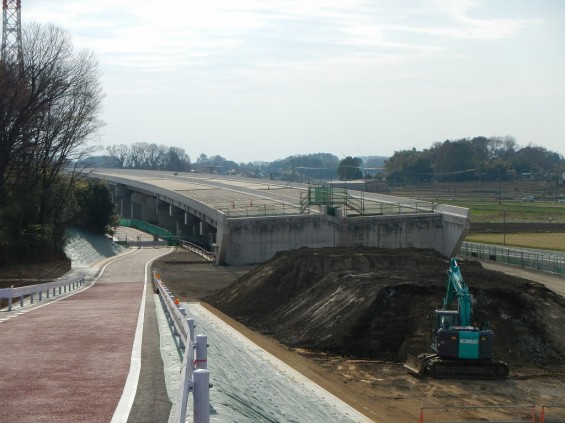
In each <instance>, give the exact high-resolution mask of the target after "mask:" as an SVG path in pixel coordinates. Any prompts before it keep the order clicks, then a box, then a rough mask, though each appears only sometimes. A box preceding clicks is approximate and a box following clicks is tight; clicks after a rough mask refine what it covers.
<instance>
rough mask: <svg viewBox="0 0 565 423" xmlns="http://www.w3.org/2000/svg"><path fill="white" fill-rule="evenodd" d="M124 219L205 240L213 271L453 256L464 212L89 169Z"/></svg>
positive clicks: (326, 189) (246, 182) (226, 180)
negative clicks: (314, 253) (295, 261)
mask: <svg viewBox="0 0 565 423" xmlns="http://www.w3.org/2000/svg"><path fill="white" fill-rule="evenodd" d="M87 176H88V177H90V178H96V179H100V180H104V181H107V182H108V183H109V184H110V185H111V186H112V188H113V196H114V200H115V202H116V204H117V205H118V212H119V214H120V216H121V217H122V218H130V219H140V220H143V221H146V222H149V223H152V224H154V225H157V226H160V227H163V228H165V229H168V230H170V231H172V232H173V233H176V234H179V235H181V236H183V237H185V238H187V239H201V240H204V241H205V243H206V244H208V245H209V246H210V247H211V248H213V250H214V252H215V254H216V262H217V263H218V264H231V265H240V264H256V263H261V262H264V261H266V260H268V259H270V258H271V257H272V256H273V255H274V254H275V253H276V252H278V251H284V250H292V249H297V248H303V247H309V248H320V247H346V246H365V247H380V248H411V247H413V248H430V249H434V250H436V251H438V252H440V253H441V254H443V255H445V256H446V257H450V256H452V255H453V254H455V253H456V252H457V251H458V250H459V248H460V246H461V243H462V242H463V239H464V237H465V235H466V233H467V231H468V229H469V226H470V220H469V211H468V209H465V208H461V207H455V206H450V205H445V204H434V203H430V202H427V201H422V200H416V199H409V198H403V197H393V196H389V195H383V194H377V193H368V192H362V191H355V190H350V189H347V188H334V187H331V186H313V185H309V184H298V183H285V182H284V181H272V180H263V179H250V178H239V177H230V176H218V175H210V174H199V173H181V172H179V173H175V172H166V171H144V170H129V169H127V170H126V169H93V170H91V171H89V172H88V173H87Z"/></svg>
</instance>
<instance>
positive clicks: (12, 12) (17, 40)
mask: <svg viewBox="0 0 565 423" xmlns="http://www.w3.org/2000/svg"><path fill="white" fill-rule="evenodd" d="M23 60H24V54H23V48H22V0H2V49H1V51H0V62H3V63H4V64H5V65H7V66H17V67H18V68H19V69H20V71H21V72H23V67H24V61H23Z"/></svg>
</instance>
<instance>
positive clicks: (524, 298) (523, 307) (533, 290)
mask: <svg viewBox="0 0 565 423" xmlns="http://www.w3.org/2000/svg"><path fill="white" fill-rule="evenodd" d="M459 266H460V268H461V272H462V274H463V277H464V279H465V281H466V282H467V284H468V285H469V287H470V289H471V292H472V294H473V296H474V298H475V305H474V316H475V318H477V317H480V319H477V320H480V321H482V320H484V319H488V320H489V321H490V326H491V329H492V330H493V331H494V332H495V334H496V336H497V337H496V341H495V354H496V358H497V359H499V360H504V361H507V362H508V363H509V365H510V366H511V368H516V367H527V366H531V365H532V364H536V365H538V366H539V365H556V366H561V365H563V364H564V363H565V342H564V340H563V337H562V336H561V325H562V322H563V321H565V320H564V319H565V300H564V299H563V298H562V297H560V296H558V295H556V294H554V293H553V292H552V291H550V290H549V289H547V288H546V287H544V286H543V285H541V284H539V283H536V282H531V281H528V280H525V279H521V278H517V277H513V276H509V275H506V274H503V273H500V272H495V271H491V270H486V269H484V268H483V267H482V266H481V264H480V263H479V262H476V261H467V260H465V261H464V260H460V261H459ZM448 267H449V262H448V260H447V259H446V258H445V257H443V256H441V255H439V254H438V253H436V252H434V251H431V250H416V249H401V250H386V249H375V248H326V249H301V250H295V251H288V252H281V253H279V254H277V255H275V257H273V258H272V259H271V260H270V261H269V262H267V263H265V264H263V265H261V266H259V267H257V268H256V269H254V270H253V271H251V272H249V273H248V274H246V275H244V276H243V277H241V278H239V279H238V280H237V281H236V282H234V283H233V284H231V285H230V286H228V287H227V288H225V289H223V290H221V291H219V292H217V293H215V294H213V295H212V296H210V297H208V298H207V299H206V301H208V302H209V303H210V304H212V305H214V306H215V307H216V308H218V309H220V310H222V311H223V312H225V313H226V314H228V315H230V316H232V317H234V318H235V319H237V320H239V321H240V322H241V323H243V324H245V325H246V326H248V327H251V328H253V329H255V330H258V331H260V332H262V333H265V334H269V335H271V336H273V337H275V338H276V339H278V340H280V341H281V342H283V343H285V344H286V345H288V346H290V347H294V348H306V349H309V350H314V351H322V352H329V353H332V354H339V355H345V356H352V357H358V358H359V357H362V358H368V359H376V360H386V361H393V362H403V361H404V359H405V357H406V354H407V353H410V354H418V353H421V352H426V351H429V328H430V322H429V320H427V319H426V317H427V316H428V315H429V314H430V313H432V312H433V310H434V308H438V307H439V306H440V305H441V301H442V298H443V296H444V294H445V284H446V271H447V269H448Z"/></svg>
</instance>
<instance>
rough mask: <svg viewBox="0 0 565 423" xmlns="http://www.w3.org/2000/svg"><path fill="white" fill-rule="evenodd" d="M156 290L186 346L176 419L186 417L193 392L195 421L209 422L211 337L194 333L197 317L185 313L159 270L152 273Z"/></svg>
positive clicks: (179, 422) (169, 318)
mask: <svg viewBox="0 0 565 423" xmlns="http://www.w3.org/2000/svg"><path fill="white" fill-rule="evenodd" d="M153 285H154V287H155V292H156V293H158V294H159V298H160V299H161V305H162V306H163V310H164V312H165V316H166V317H167V321H168V323H169V326H170V327H171V330H172V332H173V335H174V336H176V337H178V341H179V346H180V348H181V349H184V354H183V360H182V367H181V377H180V386H179V391H178V395H177V401H176V408H175V417H174V420H173V422H175V423H184V422H185V421H186V412H187V403H188V395H189V393H190V392H192V396H193V417H192V421H193V422H194V423H209V422H210V371H209V370H208V364H207V362H208V358H207V357H208V350H207V348H208V337H207V336H206V335H197V336H194V319H191V318H187V317H186V310H185V308H184V307H182V306H180V302H179V300H178V299H176V298H174V297H173V295H172V294H171V291H170V290H169V288H167V287H166V286H165V284H164V283H163V282H162V281H161V278H160V276H159V274H157V273H153Z"/></svg>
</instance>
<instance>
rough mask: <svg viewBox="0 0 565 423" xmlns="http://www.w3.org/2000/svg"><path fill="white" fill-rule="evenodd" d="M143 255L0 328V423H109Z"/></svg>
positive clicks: (133, 321) (128, 345) (124, 371)
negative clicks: (82, 288) (84, 288)
mask: <svg viewBox="0 0 565 423" xmlns="http://www.w3.org/2000/svg"><path fill="white" fill-rule="evenodd" d="M163 252H164V251H163V250H160V251H159V250H153V249H151V250H142V251H140V252H139V253H138V254H130V255H128V256H126V257H124V258H121V259H119V260H118V261H116V262H115V263H113V264H111V265H109V266H108V268H107V269H106V271H105V272H104V274H103V276H102V277H101V278H100V280H99V281H98V282H97V283H96V284H95V285H94V286H92V287H90V288H88V289H87V290H85V291H84V292H80V293H78V294H75V295H72V296H70V297H68V298H65V299H62V300H60V301H58V302H55V303H52V304H49V305H46V306H44V307H41V308H38V309H36V310H31V311H29V312H27V313H25V314H23V315H21V316H17V317H14V318H12V319H10V320H8V321H5V322H2V323H0V422H19V423H26V422H30V423H31V422H33V423H40V422H50V423H51V422H58V423H65V422H69V423H70V422H72V423H79V422H81V423H82V422H109V421H110V420H111V419H112V415H113V414H114V410H115V409H116V406H117V404H118V402H119V400H120V397H121V395H122V391H123V388H124V384H125V381H126V378H127V375H128V372H129V368H130V360H131V354H132V346H133V340H134V336H135V329H136V325H137V320H138V314H139V310H140V304H141V298H142V294H143V282H144V278H145V275H144V269H145V262H147V261H148V260H150V259H151V258H153V257H155V256H157V255H159V254H162V253H163Z"/></svg>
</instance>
